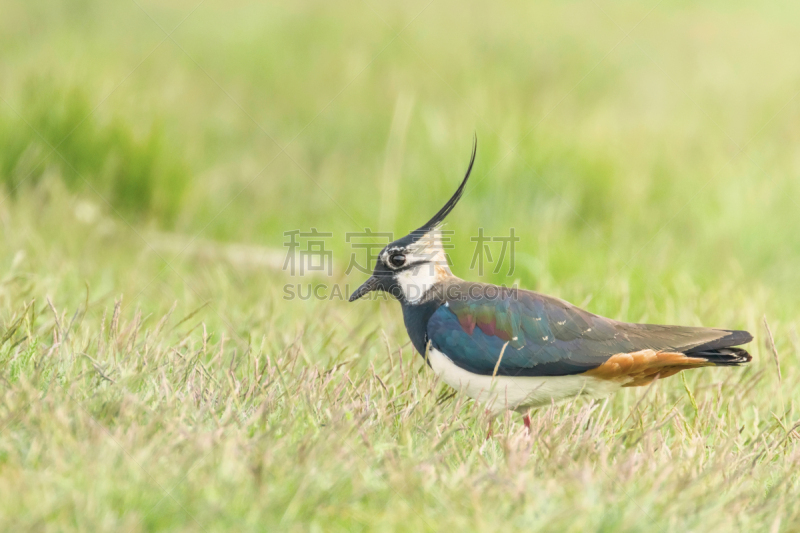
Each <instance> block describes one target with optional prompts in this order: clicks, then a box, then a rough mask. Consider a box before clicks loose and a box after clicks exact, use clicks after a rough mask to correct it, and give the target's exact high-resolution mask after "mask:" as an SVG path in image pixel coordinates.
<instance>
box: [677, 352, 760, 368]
mask: <svg viewBox="0 0 800 533" xmlns="http://www.w3.org/2000/svg"><path fill="white" fill-rule="evenodd" d="M686 355H691V356H692V357H702V358H704V359H705V360H706V361H708V362H709V363H714V364H715V365H716V366H739V365H745V364H747V363H749V362H750V361H752V360H753V356H751V355H750V353H749V352H748V351H747V350H744V349H742V348H718V349H716V350H705V351H701V352H692V353H688V354H686Z"/></svg>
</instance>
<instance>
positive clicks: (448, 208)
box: [413, 135, 478, 234]
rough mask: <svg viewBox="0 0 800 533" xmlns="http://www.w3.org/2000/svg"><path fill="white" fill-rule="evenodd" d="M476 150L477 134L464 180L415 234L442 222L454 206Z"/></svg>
mask: <svg viewBox="0 0 800 533" xmlns="http://www.w3.org/2000/svg"><path fill="white" fill-rule="evenodd" d="M477 152H478V136H477V135H476V136H475V137H473V140H472V156H471V157H470V158H469V167H467V174H466V175H465V176H464V180H463V181H462V182H461V185H459V186H458V189H456V192H455V193H454V194H453V196H451V197H450V199H449V200H447V203H446V204H444V207H442V208H441V209H439V212H438V213H436V214H435V215H433V218H431V219H430V220H429V221H427V222H426V223H425V224H424V225H423V226H422V227H420V228H419V229H418V230H416V231H414V232H413V233H415V234H425V233H427V232H428V231H430V230H432V229H433V228H435V227H436V226H438V225H439V224H441V223H442V221H443V220H444V218H445V217H446V216H447V215H449V214H450V211H452V210H453V208H454V207H455V206H456V204H457V203H458V201H459V200H460V199H461V195H462V194H464V187H465V186H466V185H467V180H468V179H469V175H470V173H472V166H473V165H474V164H475V155H476V154H477Z"/></svg>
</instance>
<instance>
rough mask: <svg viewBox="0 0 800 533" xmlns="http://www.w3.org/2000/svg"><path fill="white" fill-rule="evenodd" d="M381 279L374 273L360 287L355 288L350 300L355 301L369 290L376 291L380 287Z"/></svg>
mask: <svg viewBox="0 0 800 533" xmlns="http://www.w3.org/2000/svg"><path fill="white" fill-rule="evenodd" d="M380 284H381V283H380V279H378V278H377V277H375V276H374V275H372V276H370V277H369V278H368V279H367V281H365V282H364V283H362V284H361V286H360V287H359V288H357V289H356V290H355V292H354V293H353V294H351V295H350V301H351V302H355V301H356V300H358V299H359V298H361V297H362V296H364V295H365V294H367V293H368V292H372V291H376V290H378V289H379V288H380Z"/></svg>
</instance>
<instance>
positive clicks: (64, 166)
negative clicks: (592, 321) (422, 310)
mask: <svg viewBox="0 0 800 533" xmlns="http://www.w3.org/2000/svg"><path fill="white" fill-rule="evenodd" d="M139 6H141V7H139ZM195 7H197V4H194V3H182V2H178V3H173V4H165V3H157V2H139V3H138V5H137V3H129V4H125V3H123V4H108V3H102V2H94V1H87V0H82V1H73V2H64V3H62V4H59V5H58V6H53V5H51V4H50V3H44V2H39V1H33V2H26V3H16V4H13V5H4V10H3V11H4V16H3V17H2V18H1V19H0V31H2V33H3V36H4V38H3V40H2V43H0V58H2V61H0V96H2V102H0V108H2V109H0V146H2V149H1V150H0V162H2V164H1V165H0V170H1V172H0V182H2V183H3V184H5V187H4V188H3V189H1V190H2V192H0V225H1V227H2V232H3V239H2V240H0V321H1V324H2V329H0V382H1V383H2V385H0V391H1V392H2V395H3V399H2V402H0V529H3V530H16V531H24V530H32V531H41V530H48V531H71V530H77V531H85V530H91V531H153V530H178V531H198V530H205V531H221V530H230V529H237V530H240V531H249V530H254V531H255V530H258V531H262V530H270V531H271V530H287V531H307V530H315V531H371V530H387V531H394V530H398V531H404V530H409V531H419V530H428V531H434V530H435V531H438V530H444V529H459V530H480V531H493V530H497V531H499V530H504V531H505V530H508V529H509V528H512V529H523V528H524V529H526V530H544V531H551V530H566V531H587V530H588V531H640V530H653V529H656V530H666V531H673V530H674V531H683V530H686V531H709V530H716V531H729V530H747V531H762V530H763V531H793V530H797V529H798V528H800V510H798V508H797V506H796V505H795V504H794V502H795V500H797V497H798V493H800V480H798V477H797V475H796V471H797V462H798V459H800V448H798V436H797V433H796V431H795V430H794V429H793V428H795V424H796V423H797V421H798V419H799V418H800V414H799V413H798V401H800V395H799V394H800V393H798V391H797V388H796V387H794V384H795V383H796V382H797V380H798V378H799V377H800V376H799V375H798V374H799V373H800V340H799V339H798V334H797V327H798V315H797V310H796V309H797V306H796V299H797V296H796V295H797V294H798V289H800V282H798V278H797V275H796V266H795V265H797V262H798V261H799V260H800V236H798V233H797V231H796V230H795V228H797V227H798V226H799V225H800V210H798V208H797V207H798V203H799V202H800V197H799V196H798V192H800V191H798V184H797V180H796V176H797V174H798V170H800V169H799V168H798V166H799V165H800V162H799V161H798V159H797V157H796V156H795V153H796V150H794V146H795V145H796V144H797V141H798V139H797V137H798V130H797V127H796V124H797V118H798V111H800V100H798V99H795V95H796V93H797V82H798V80H800V68H799V67H797V65H798V63H797V62H796V61H792V60H791V58H792V57H793V56H792V54H794V52H793V50H798V49H800V47H799V46H798V45H800V42H798V39H800V37H798V34H797V32H796V23H797V21H798V20H799V19H800V12H798V8H797V7H795V6H792V5H788V4H787V5H780V6H779V5H774V6H767V5H762V4H756V3H748V2H735V3H724V4H722V3H718V4H716V5H709V6H702V7H701V6H694V5H688V4H685V3H681V2H661V3H658V4H653V5H645V4H641V3H634V2H623V3H607V2H571V3H561V2H544V3H537V4H535V5H528V4H525V3H522V2H519V3H511V4H507V5H504V6H501V7H498V6H493V7H492V8H491V9H489V8H488V7H487V6H485V5H482V4H478V3H467V4H464V3H458V4H456V3H454V2H448V1H439V0H436V1H435V2H433V3H430V4H428V2H426V1H424V2H411V3H406V4H403V5H402V6H401V5H399V4H398V5H383V4H378V3H365V2H353V3H345V4H337V5H336V6H335V7H334V6H333V5H328V4H319V3H313V2H299V3H297V2H295V3H280V2H279V3H271V4H265V5H261V4H252V3H247V2H233V3H227V4H224V5H223V4H222V3H219V2H216V1H213V0H206V2H203V3H202V4H200V5H199V7H197V9H196V10H195V11H192V10H193V9H194V8H195ZM187 15H190V16H189V17H188V18H186V17H187ZM184 19H185V20H184ZM162 28H163V30H162ZM401 30H402V32H401ZM170 32H172V33H171V37H169V38H168V37H167V34H169V33H170ZM398 32H401V33H400V34H399V35H398ZM473 131H475V132H477V135H478V139H479V151H478V162H477V166H476V170H475V174H474V178H473V181H472V183H471V185H470V187H469V188H468V191H467V193H466V195H465V197H464V200H463V202H462V203H461V204H460V205H459V207H458V208H457V209H456V211H455V212H454V213H453V214H452V216H451V217H450V223H449V229H452V230H454V231H455V233H454V235H453V244H454V248H453V250H452V251H451V258H452V261H453V270H454V272H455V273H456V274H458V275H460V276H462V277H465V278H469V279H483V280H485V281H493V282H497V283H500V282H505V283H510V282H513V281H519V283H520V284H521V285H522V286H523V287H526V288H531V289H535V290H540V291H542V292H547V293H549V294H553V295H556V296H559V297H562V298H565V299H567V300H570V301H573V302H574V303H576V304H583V305H584V306H585V307H588V308H589V309H590V310H591V311H593V312H596V313H601V314H604V315H607V316H611V317H614V318H617V319H621V320H629V321H647V322H663V323H680V324H687V325H708V326H726V327H731V328H743V329H748V330H750V331H751V332H753V333H754V335H755V337H756V340H755V341H754V342H753V343H752V344H751V345H750V350H751V352H752V353H753V355H754V361H753V363H752V364H751V365H749V366H748V367H747V368H744V369H704V370H698V371H693V372H691V373H687V374H686V375H685V381H682V380H681V378H680V377H674V378H671V379H669V380H665V381H664V382H659V383H657V384H656V385H655V386H653V387H652V388H646V389H629V390H625V391H623V392H621V393H620V394H617V395H616V396H614V397H613V398H610V399H609V400H608V401H603V402H591V401H586V400H576V401H572V402H568V403H567V404H565V405H560V406H552V407H549V408H543V409H540V410H538V411H537V412H536V413H534V416H533V432H532V436H530V437H529V436H527V435H526V433H525V431H524V429H523V427H522V423H521V420H520V418H519V417H518V416H513V417H511V416H509V417H507V418H501V419H499V420H497V421H496V422H495V437H494V438H492V439H489V440H486V438H485V437H486V432H487V429H488V420H486V418H485V416H484V415H483V413H482V409H480V407H479V406H476V405H474V404H473V403H472V402H471V401H469V400H467V399H465V398H463V397H460V396H458V395H453V394H452V392H453V391H451V390H450V389H448V388H447V387H446V386H445V385H443V384H441V383H439V382H437V381H436V380H435V379H434V378H433V377H432V376H431V375H430V373H429V372H428V371H427V370H426V369H425V367H424V365H423V364H422V361H421V359H420V357H419V356H417V355H416V354H414V353H412V349H411V347H410V345H409V343H408V339H407V336H406V333H405V330H404V328H403V326H402V319H401V316H400V313H399V309H398V306H397V305H396V304H393V303H385V302H359V303H358V304H347V303H346V302H343V301H340V300H338V299H335V298H334V299H326V300H316V299H310V300H301V299H294V300H289V301H287V300H285V299H284V298H283V296H284V295H285V292H284V286H285V285H286V284H287V283H291V284H297V283H302V284H307V283H315V284H317V283H327V284H331V283H341V284H349V285H350V287H353V286H355V285H356V284H358V283H360V282H361V281H363V279H364V275H363V274H360V273H358V272H353V273H351V274H350V275H346V274H345V273H344V271H345V268H346V266H347V264H348V255H349V254H350V252H351V250H352V248H351V246H350V244H348V243H347V242H346V240H345V234H346V233H347V232H352V231H359V230H362V229H363V228H364V227H367V226H369V227H371V228H373V229H375V230H377V231H393V232H395V233H396V234H401V233H405V232H406V231H408V230H410V229H413V228H414V227H416V226H418V225H419V224H421V223H422V222H424V221H425V220H427V218H429V216H430V215H431V214H432V213H433V212H434V211H435V210H436V209H438V207H439V206H440V204H441V203H442V202H443V201H444V199H445V198H446V197H447V196H449V194H450V193H451V192H452V189H453V187H454V186H455V184H456V183H457V180H458V178H459V177H460V176H461V175H462V173H463V170H464V167H465V165H466V162H467V161H466V160H467V157H468V151H469V143H470V141H471V136H472V132H473ZM70 132H71V133H70ZM68 134H69V136H68ZM45 140H46V142H45ZM48 146H56V147H57V149H56V151H55V153H53V154H49V152H48ZM47 154H49V155H47ZM34 156H35V157H34ZM45 156H46V157H45ZM40 159H41V161H42V162H41V163H37V161H40ZM28 176H29V177H28ZM76 176H77V177H76ZM79 177H82V178H83V179H79ZM312 227H316V228H318V229H319V230H320V231H327V232H330V233H332V237H331V238H330V239H328V241H327V242H326V244H327V245H328V247H329V248H330V250H331V251H332V253H333V265H334V270H333V273H332V275H331V276H330V277H327V276H324V275H320V273H317V275H316V276H306V277H299V276H291V275H290V274H289V273H287V272H285V271H283V270H282V269H281V267H282V265H283V260H284V252H285V249H284V248H283V245H284V243H285V236H284V232H286V231H291V230H296V229H299V230H301V231H308V230H309V229H310V228H312ZM479 227H483V228H485V231H486V234H487V235H504V234H505V235H507V234H508V231H509V228H511V227H514V228H515V230H516V234H517V235H518V236H519V237H520V239H521V240H520V242H519V243H518V246H517V253H516V257H515V259H516V269H515V272H514V273H513V275H512V276H511V277H507V276H505V271H506V269H502V272H501V273H499V274H494V273H492V271H491V269H489V271H488V272H486V273H485V274H484V275H479V273H478V272H475V271H470V270H469V269H468V268H467V266H468V265H469V264H470V262H471V258H472V254H473V249H474V243H473V242H471V241H470V237H471V236H473V235H475V234H476V233H477V231H478V228H479ZM165 230H169V231H170V233H169V234H165V233H163V232H164V231H165ZM765 317H766V321H767V323H768V324H769V327H770V329H771V333H772V338H774V344H775V351H774V354H773V350H772V348H771V347H770V345H769V344H770V343H769V335H768V334H767V331H766V329H765V325H764V324H765V321H764V318H765ZM776 363H778V364H779V367H780V373H779V372H778V368H777V367H776Z"/></svg>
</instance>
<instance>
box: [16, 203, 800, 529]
mask: <svg viewBox="0 0 800 533" xmlns="http://www.w3.org/2000/svg"><path fill="white" fill-rule="evenodd" d="M62 204H63V205H62ZM23 208H24V206H19V205H18V209H17V211H16V212H15V214H14V215H13V217H12V220H11V222H13V224H12V225H13V227H15V228H19V229H22V230H23V231H22V232H20V233H19V234H17V235H11V234H8V235H9V239H8V240H7V244H6V246H5V247H4V248H3V250H2V254H3V256H4V257H13V255H14V253H12V252H13V251H14V249H15V248H16V247H17V246H20V247H21V248H20V249H21V250H24V252H20V253H18V254H17V258H16V260H15V261H14V260H12V261H11V263H10V264H9V265H6V266H7V272H9V273H8V274H7V275H6V278H5V279H4V281H3V284H2V301H3V308H4V312H3V314H4V317H5V318H4V330H3V331H4V332H5V333H4V335H3V343H2V348H0V375H2V379H3V401H2V406H0V427H2V438H1V439H0V471H2V476H0V502H2V503H0V517H1V518H0V527H2V529H4V530H16V531H21V530H83V531H86V530H92V531H102V530H107V531H146V530H165V529H168V530H186V531H222V530H228V529H231V528H235V529H237V530H240V531H249V530H253V531H263V530H297V531H301V530H302V531H305V530H320V531H360V530H373V529H378V530H409V531H412V530H413V531H419V530H429V531H433V530H442V529H458V530H476V531H477V530H480V531H494V530H497V531H500V530H507V529H508V528H509V527H514V528H515V527H519V528H525V529H532V530H548V531H552V530H567V531H587V530H600V531H637V530H643V529H648V530H653V529H655V530H666V531H678V530H680V531H684V530H696V531H708V530H719V531H723V530H728V531H729V530H793V529H795V528H797V527H798V526H799V525H800V510H798V509H797V507H796V506H795V505H794V504H793V501H794V500H795V499H796V498H797V495H798V492H799V491H800V485H799V484H798V479H797V474H796V472H797V471H796V467H797V462H798V460H800V448H798V440H797V434H796V433H794V432H793V431H790V429H791V428H790V426H791V425H792V424H793V423H794V420H795V418H796V408H795V402H796V401H797V397H796V394H797V393H796V391H795V390H793V388H792V385H791V384H792V383H794V382H795V380H796V378H797V371H796V369H797V365H796V363H795V362H794V361H796V359H795V358H794V357H793V358H792V364H791V365H790V366H788V367H787V365H785V366H784V370H785V372H784V379H783V383H784V384H785V385H783V386H781V385H780V384H779V382H778V377H777V373H776V372H775V367H774V362H773V360H772V356H771V355H770V354H769V353H768V352H767V351H766V350H765V349H763V350H762V349H761V348H760V346H759V345H755V346H754V347H753V348H754V350H753V351H754V353H755V354H756V360H755V362H754V364H753V365H752V366H751V367H749V368H747V369H738V370H731V369H713V370H700V371H694V372H693V373H691V374H689V376H688V381H686V382H685V383H684V385H682V384H681V381H680V378H672V379H670V380H665V381H664V382H657V383H656V384H655V385H654V386H653V387H650V388H641V389H635V390H629V391H625V392H623V393H621V394H619V395H617V396H616V397H614V398H612V399H610V400H608V401H603V402H588V401H584V400H576V401H573V402H569V403H567V404H565V405H561V406H551V407H549V408H543V409H540V410H538V411H537V412H536V413H535V414H534V417H533V431H532V435H530V436H529V435H528V434H527V433H526V432H525V429H524V427H523V425H522V424H521V420H520V418H519V416H518V415H515V416H511V415H509V416H508V417H506V418H502V417H501V418H500V419H499V420H497V421H495V425H494V437H493V438H491V439H489V440H486V432H487V429H488V420H487V419H486V418H485V415H484V414H483V410H482V409H481V408H479V407H478V406H477V405H475V404H474V403H473V402H471V401H470V400H467V399H465V398H464V397H461V396H459V395H454V394H453V391H451V390H450V389H449V388H448V387H446V386H444V385H442V384H441V383H438V382H437V381H436V380H434V379H433V378H432V376H431V373H430V372H428V371H427V370H426V368H425V367H424V365H423V364H422V362H421V360H420V358H419V357H418V356H416V355H414V354H413V353H412V351H411V348H410V346H409V345H408V341H407V339H406V338H405V334H404V332H403V330H402V329H401V326H400V324H399V323H397V322H395V321H394V320H395V319H396V318H397V317H396V316H392V315H388V316H386V317H384V319H382V320H385V321H386V322H385V323H386V325H388V326H390V327H389V329H388V330H386V331H381V330H380V329H377V328H376V326H375V324H374V321H375V317H374V311H375V310H380V312H381V313H385V312H387V311H388V312H390V313H393V312H394V311H395V310H394V307H390V306H389V305H387V304H380V303H372V304H369V303H366V304H364V305H360V306H349V305H348V304H346V303H340V304H337V303H329V302H323V303H320V302H306V303H303V306H304V307H303V308H302V310H301V309H298V308H297V306H295V305H294V304H286V305H285V307H284V308H281V306H278V305H276V304H275V303H274V301H273V299H272V297H271V295H277V294H280V282H281V279H280V277H276V275H275V274H273V273H272V272H270V271H258V270H256V271H247V270H241V269H239V270H238V271H237V272H236V273H234V271H233V269H234V267H233V266H231V264H228V263H225V262H220V261H221V260H220V259H219V258H218V257H212V258H210V259H209V258H207V259H202V260H201V261H200V262H199V263H198V261H196V260H189V261H182V262H181V261H178V262H176V265H177V266H176V267H175V270H174V271H173V272H171V274H170V276H172V279H173V280H176V281H177V280H178V279H180V280H181V281H182V283H183V284H184V287H185V290H186V298H185V301H183V302H181V303H175V304H173V303H172V302H171V301H170V299H169V294H166V293H164V292H163V291H162V290H161V289H159V288H156V289H155V290H147V289H146V290H145V291H144V292H143V293H141V294H142V296H141V297H140V298H138V299H135V301H130V302H128V305H125V306H122V305H121V302H123V301H125V299H133V295H132V294H131V295H130V296H129V295H125V299H122V297H121V296H117V295H115V294H113V293H110V294H105V295H96V294H95V293H96V292H97V291H96V290H94V289H91V290H89V291H88V292H87V288H86V287H80V285H79V284H77V283H75V281H74V278H75V277H76V275H81V276H83V277H84V279H86V280H87V282H88V284H89V286H90V287H91V286H96V285H102V283H103V281H102V278H103V276H104V275H106V274H107V273H108V271H109V268H110V269H111V270H112V271H113V272H114V275H115V276H117V277H118V278H120V279H124V280H126V283H127V284H128V285H129V286H131V287H141V286H143V285H146V284H147V282H149V281H151V278H152V277H157V276H158V275H159V272H163V268H164V263H163V261H162V260H161V258H160V257H159V256H158V255H157V254H156V253H155V252H153V251H152V250H147V249H146V248H145V249H144V250H142V249H137V248H135V247H133V248H132V247H129V246H110V245H109V246H104V247H103V248H102V249H103V250H104V261H103V263H102V264H97V263H89V264H84V265H83V266H80V265H81V258H80V257H79V256H70V252H69V250H70V249H72V250H73V251H78V250H80V254H81V255H85V254H86V253H90V255H91V256H92V257H96V256H97V255H96V253H97V252H98V250H97V249H94V248H93V247H94V246H98V245H99V244H101V243H99V242H97V241H95V239H101V242H105V243H107V244H110V243H111V242H114V241H118V242H122V243H124V242H127V241H128V240H130V239H133V238H134V234H133V232H132V231H131V230H129V229H124V228H120V227H116V228H115V229H114V230H111V231H112V232H113V233H112V234H111V235H108V236H105V237H97V236H96V235H95V232H94V230H93V231H80V230H81V229H83V228H85V226H84V225H83V223H81V222H78V221H74V222H68V223H67V224H65V223H64V220H67V221H68V220H69V219H70V217H69V213H68V209H71V208H72V206H71V205H69V202H67V201H64V202H62V201H56V202H53V203H51V204H50V206H49V211H50V215H49V216H47V217H45V219H41V218H38V217H35V216H31V212H27V211H26V210H25V209H23ZM36 211H38V210H34V211H33V212H36ZM26 213H27V214H26ZM98 227H102V224H98ZM104 231H107V230H104ZM42 232H44V233H46V234H49V235H54V236H55V237H56V238H55V239H53V240H48V241H45V240H43V239H41V234H42ZM43 242H47V243H49V244H46V245H45V246H44V247H38V248H35V249H33V248H30V247H26V244H25V243H39V244H41V243H43ZM17 251H18V252H19V250H17ZM22 253H24V254H32V255H25V256H24V257H21V254H22ZM201 257H205V255H203V256H201ZM219 257H222V255H220V256H219ZM46 258H49V259H51V260H52V259H54V258H59V259H60V262H59V267H58V268H56V269H54V268H53V266H52V263H49V262H48V261H47V259H46ZM40 260H41V262H40ZM76 271H78V272H80V274H77V272H76ZM54 272H55V274H54ZM251 286H259V287H261V289H260V290H259V294H249V295H248V294H244V293H242V292H240V291H243V290H246V288H247V287H251ZM39 294H45V295H47V294H49V295H51V296H50V297H49V300H48V299H47V298H41V297H37V298H36V300H35V301H32V300H33V296H34V295H39ZM200 295H202V298H200ZM264 295H266V296H264ZM206 297H209V300H210V303H209V304H208V305H204V303H203V301H204V299H205V298H206ZM51 302H52V305H51ZM87 302H88V303H87ZM173 305H174V307H173ZM373 306H376V307H373ZM171 307H172V308H171ZM753 308H754V309H755V308H757V305H755V304H754V306H753ZM753 320H757V318H755V317H753ZM775 330H776V339H777V342H778V345H779V346H783V343H782V342H781V339H783V338H784V337H785V336H786V335H787V332H786V328H784V327H777V328H775ZM795 357H796V356H795ZM784 363H785V362H784ZM684 387H686V388H685V389H684ZM687 392H688V393H689V394H687ZM783 395H785V398H784V397H783ZM779 397H780V398H779ZM784 404H785V405H786V408H787V414H786V415H785V416H783V415H782V413H781V412H780V411H779V410H777V409H779V408H780V407H779V406H780V405H784Z"/></svg>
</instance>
